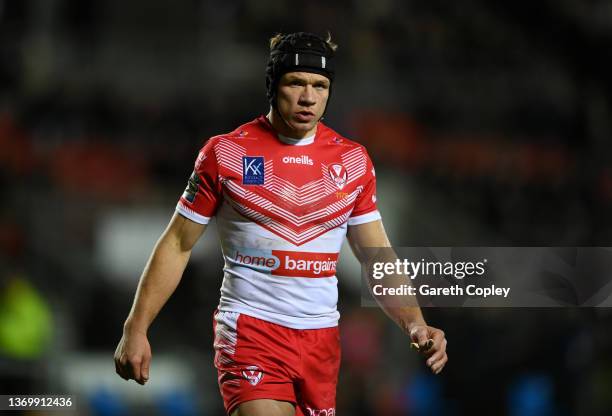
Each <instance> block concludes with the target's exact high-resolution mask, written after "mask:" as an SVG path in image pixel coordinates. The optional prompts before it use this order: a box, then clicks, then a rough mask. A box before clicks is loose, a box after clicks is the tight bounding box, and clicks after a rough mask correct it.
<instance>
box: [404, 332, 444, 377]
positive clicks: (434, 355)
mask: <svg viewBox="0 0 612 416" xmlns="http://www.w3.org/2000/svg"><path fill="white" fill-rule="evenodd" d="M409 335H410V339H411V340H412V342H413V343H415V344H417V345H418V348H417V350H418V351H419V352H420V353H421V354H423V355H424V356H425V357H427V361H426V364H427V366H428V367H429V368H430V369H431V371H432V373H434V374H440V372H441V371H442V369H443V368H444V366H445V365H446V362H447V361H448V356H447V355H446V344H447V342H446V338H445V337H444V331H442V330H440V329H438V328H434V327H433V326H427V325H415V326H413V327H412V328H410V332H409Z"/></svg>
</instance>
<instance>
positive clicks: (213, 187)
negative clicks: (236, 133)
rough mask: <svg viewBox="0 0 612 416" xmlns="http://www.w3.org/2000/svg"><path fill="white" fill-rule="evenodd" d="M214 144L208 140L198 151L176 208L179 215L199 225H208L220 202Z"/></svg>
mask: <svg viewBox="0 0 612 416" xmlns="http://www.w3.org/2000/svg"><path fill="white" fill-rule="evenodd" d="M214 143H215V141H214V140H209V141H208V142H207V143H206V145H205V146H204V147H203V148H202V149H201V150H200V152H199V154H198V157H197V159H196V161H195V165H194V169H193V173H192V174H191V176H190V177H189V180H188V181H187V188H185V191H184V192H183V195H181V198H180V199H179V202H178V204H177V206H176V210H177V212H178V213H179V214H181V215H183V216H184V217H187V218H189V219H190V220H192V221H194V222H197V223H199V224H208V222H209V221H210V218H211V217H213V216H214V215H215V212H216V211H217V208H218V206H219V204H220V202H221V195H222V193H221V186H220V183H219V174H218V165H217V157H216V155H215V151H214Z"/></svg>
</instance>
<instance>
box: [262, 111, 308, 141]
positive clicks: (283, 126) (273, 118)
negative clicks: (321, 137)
mask: <svg viewBox="0 0 612 416" xmlns="http://www.w3.org/2000/svg"><path fill="white" fill-rule="evenodd" d="M266 117H267V118H268V120H270V124H272V127H274V130H276V132H277V133H279V134H282V135H283V136H287V137H291V138H293V139H303V138H304V137H309V136H313V135H314V134H315V133H316V132H317V125H318V124H319V123H317V124H315V126H314V127H313V128H312V129H311V130H308V131H306V130H297V129H295V128H294V127H293V126H292V125H291V124H290V123H289V122H288V121H287V120H285V119H284V118H283V116H281V114H280V113H279V112H278V110H276V109H274V108H272V107H270V112H269V113H268V115H267V116H266Z"/></svg>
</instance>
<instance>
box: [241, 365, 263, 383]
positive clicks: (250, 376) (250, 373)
mask: <svg viewBox="0 0 612 416" xmlns="http://www.w3.org/2000/svg"><path fill="white" fill-rule="evenodd" d="M242 377H244V378H245V379H246V380H247V381H248V382H249V383H250V384H251V386H256V385H258V384H259V382H260V381H261V379H262V378H263V371H261V370H260V369H259V367H257V366H256V365H250V366H248V367H247V368H246V369H244V370H242Z"/></svg>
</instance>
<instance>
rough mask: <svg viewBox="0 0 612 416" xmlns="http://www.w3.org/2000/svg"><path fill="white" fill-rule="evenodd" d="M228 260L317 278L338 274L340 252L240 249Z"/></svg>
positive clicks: (291, 275) (274, 271) (292, 275)
mask: <svg viewBox="0 0 612 416" xmlns="http://www.w3.org/2000/svg"><path fill="white" fill-rule="evenodd" d="M228 260H229V261H230V263H233V264H235V265H238V266H246V267H249V268H252V269H255V270H257V271H260V272H263V273H269V274H272V275H276V276H287V277H310V278H317V277H332V276H335V275H336V266H337V264H338V253H306V252H300V251H282V250H253V249H238V250H235V252H234V257H233V258H231V259H228Z"/></svg>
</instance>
